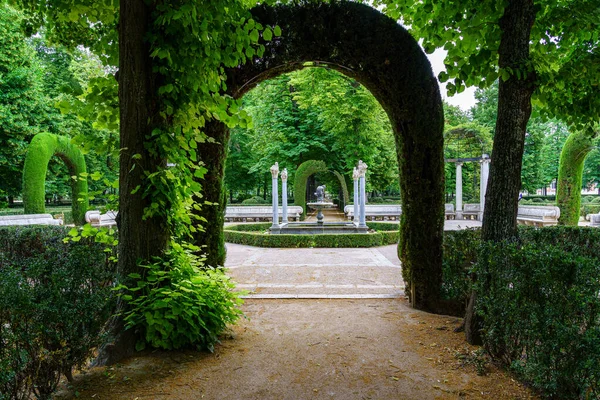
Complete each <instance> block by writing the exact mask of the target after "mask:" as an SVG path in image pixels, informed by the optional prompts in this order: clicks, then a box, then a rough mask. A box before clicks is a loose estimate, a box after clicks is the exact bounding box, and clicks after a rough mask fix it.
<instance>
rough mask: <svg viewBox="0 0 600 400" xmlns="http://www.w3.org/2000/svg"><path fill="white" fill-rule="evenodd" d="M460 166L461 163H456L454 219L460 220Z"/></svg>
mask: <svg viewBox="0 0 600 400" xmlns="http://www.w3.org/2000/svg"><path fill="white" fill-rule="evenodd" d="M462 166H463V163H461V162H457V163H456V210H455V212H456V217H455V218H456V219H462V205H463V204H462V200H463V199H462V194H463V191H462V189H463V188H462Z"/></svg>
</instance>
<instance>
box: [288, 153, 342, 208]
mask: <svg viewBox="0 0 600 400" xmlns="http://www.w3.org/2000/svg"><path fill="white" fill-rule="evenodd" d="M318 172H332V173H333V174H334V175H335V176H336V177H337V178H338V180H339V181H340V185H341V186H342V192H343V193H344V203H345V204H348V186H347V185H346V180H345V179H344V177H343V176H342V175H341V174H340V173H339V172H337V171H329V169H328V168H327V165H326V164H325V162H324V161H322V160H308V161H305V162H303V163H302V164H300V165H299V166H298V169H296V174H295V176H294V204H296V205H297V206H301V207H302V209H303V210H304V212H303V213H302V215H301V217H300V218H301V219H302V220H304V218H306V182H307V181H308V178H309V177H310V176H311V175H313V174H316V173H318Z"/></svg>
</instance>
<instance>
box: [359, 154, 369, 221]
mask: <svg viewBox="0 0 600 400" xmlns="http://www.w3.org/2000/svg"><path fill="white" fill-rule="evenodd" d="M366 173H367V164H365V163H364V162H362V160H360V161H359V162H358V176H359V186H360V220H359V224H358V227H359V228H366V227H367V216H366V213H365V204H366V203H367V192H366V178H365V175H366Z"/></svg>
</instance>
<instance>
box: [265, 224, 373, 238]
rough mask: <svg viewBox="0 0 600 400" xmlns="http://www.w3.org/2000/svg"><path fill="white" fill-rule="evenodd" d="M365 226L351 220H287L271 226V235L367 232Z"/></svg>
mask: <svg viewBox="0 0 600 400" xmlns="http://www.w3.org/2000/svg"><path fill="white" fill-rule="evenodd" d="M368 229H369V228H367V227H366V226H365V227H363V228H359V227H358V225H356V224H354V223H353V222H321V223H318V222H317V223H315V222H289V223H287V224H281V225H279V226H278V227H271V228H270V233H271V234H272V235H285V234H288V235H323V234H333V233H336V234H339V233H367V231H368Z"/></svg>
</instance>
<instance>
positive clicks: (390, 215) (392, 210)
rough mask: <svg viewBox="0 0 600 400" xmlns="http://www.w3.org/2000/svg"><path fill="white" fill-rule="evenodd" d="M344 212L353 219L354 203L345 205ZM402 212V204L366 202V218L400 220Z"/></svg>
mask: <svg viewBox="0 0 600 400" xmlns="http://www.w3.org/2000/svg"><path fill="white" fill-rule="evenodd" d="M344 213H346V215H347V216H348V220H349V221H352V218H353V217H354V205H348V206H346V207H344ZM401 214H402V206H401V205H400V204H365V219H369V220H371V221H376V220H377V219H380V220H382V221H389V220H399V219H400V215H401Z"/></svg>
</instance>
